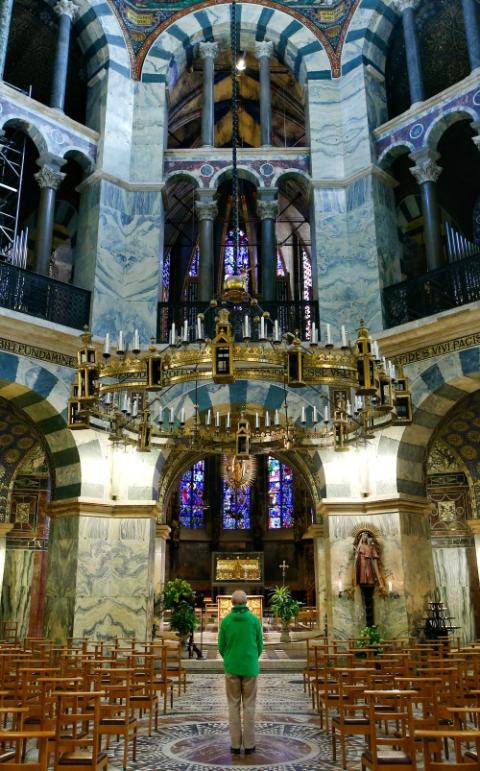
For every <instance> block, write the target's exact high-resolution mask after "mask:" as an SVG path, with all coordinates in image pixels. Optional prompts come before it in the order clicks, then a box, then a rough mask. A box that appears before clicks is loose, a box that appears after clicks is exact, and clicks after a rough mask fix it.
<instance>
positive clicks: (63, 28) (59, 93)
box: [50, 0, 78, 110]
mask: <svg viewBox="0 0 480 771" xmlns="http://www.w3.org/2000/svg"><path fill="white" fill-rule="evenodd" d="M53 10H54V11H55V13H56V14H57V15H58V17H59V21H58V38H57V50H56V51H55V61H54V64H53V83H52V91H51V94H50V107H55V108H56V109H57V110H63V107H64V105H65V90H66V87H67V72H68V53H69V49H70V33H71V31H72V21H73V19H74V18H75V14H76V13H77V11H78V6H77V5H75V3H72V2H71V0H58V2H57V3H56V4H55V5H54V6H53Z"/></svg>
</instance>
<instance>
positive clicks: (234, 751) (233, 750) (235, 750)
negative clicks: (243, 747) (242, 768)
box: [230, 747, 240, 755]
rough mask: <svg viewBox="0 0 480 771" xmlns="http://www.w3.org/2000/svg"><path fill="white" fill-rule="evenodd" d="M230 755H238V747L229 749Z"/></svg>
mask: <svg viewBox="0 0 480 771" xmlns="http://www.w3.org/2000/svg"><path fill="white" fill-rule="evenodd" d="M230 752H231V753H232V755H240V747H230Z"/></svg>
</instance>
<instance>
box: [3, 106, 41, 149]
mask: <svg viewBox="0 0 480 771" xmlns="http://www.w3.org/2000/svg"><path fill="white" fill-rule="evenodd" d="M8 128H12V129H17V130H18V131H21V132H22V133H23V134H26V135H27V137H29V139H31V140H32V142H33V144H34V145H35V147H36V148H37V150H38V154H39V156H42V155H47V154H48V152H49V147H48V139H47V137H46V136H45V135H44V134H43V133H42V132H41V131H40V129H39V128H38V127H37V126H35V124H34V123H31V122H30V121H26V120H25V119H24V118H22V117H21V116H19V117H18V118H16V117H15V116H12V115H8V116H6V119H5V122H4V123H2V122H1V121H0V129H8Z"/></svg>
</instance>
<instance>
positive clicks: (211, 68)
mask: <svg viewBox="0 0 480 771" xmlns="http://www.w3.org/2000/svg"><path fill="white" fill-rule="evenodd" d="M198 50H199V53H200V57H201V58H202V59H203V104H202V145H204V146H206V147H213V144H214V133H215V98H214V87H215V80H214V79H215V57H216V55H217V53H218V45H217V43H200V44H199V46H198Z"/></svg>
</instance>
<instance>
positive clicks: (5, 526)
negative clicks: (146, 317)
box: [0, 522, 13, 538]
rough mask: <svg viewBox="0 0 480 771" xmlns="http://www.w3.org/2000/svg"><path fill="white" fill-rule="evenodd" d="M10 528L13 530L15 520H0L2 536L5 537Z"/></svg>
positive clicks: (0, 535)
mask: <svg viewBox="0 0 480 771" xmlns="http://www.w3.org/2000/svg"><path fill="white" fill-rule="evenodd" d="M10 530H13V522H0V538H5V536H6V535H7V533H9V532H10Z"/></svg>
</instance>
